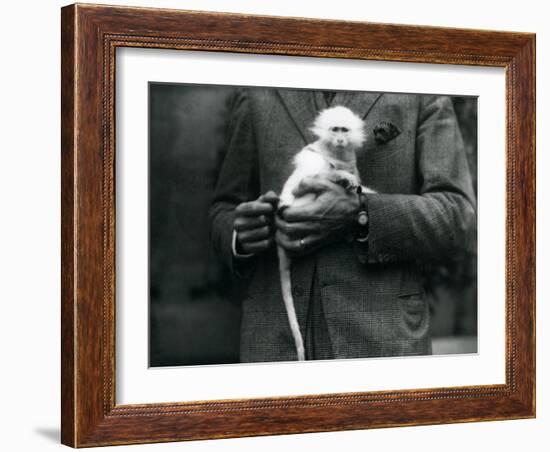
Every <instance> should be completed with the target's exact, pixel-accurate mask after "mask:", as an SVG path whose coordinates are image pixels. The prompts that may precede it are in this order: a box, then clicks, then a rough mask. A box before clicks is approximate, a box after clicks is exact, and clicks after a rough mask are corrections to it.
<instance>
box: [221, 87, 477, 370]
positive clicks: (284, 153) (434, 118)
mask: <svg viewBox="0 0 550 452" xmlns="http://www.w3.org/2000/svg"><path fill="white" fill-rule="evenodd" d="M335 105H344V106H346V107H348V108H350V109H351V110H352V111H354V112H355V113H356V114H358V115H360V116H361V117H362V118H363V119H364V121H365V124H366V132H367V141H366V143H365V144H364V146H363V149H361V150H359V151H358V152H357V154H358V155H357V166H358V169H359V173H360V175H361V179H362V181H363V183H364V184H365V185H368V186H369V187H370V188H372V189H374V190H376V192H377V193H375V194H368V195H366V197H364V198H366V199H364V200H363V203H364V204H365V207H366V209H367V212H368V236H367V237H363V236H361V237H354V231H355V230H356V222H357V215H358V212H359V210H360V209H361V208H362V204H361V199H360V198H359V197H358V196H357V194H354V193H350V192H348V191H346V190H345V189H343V188H342V187H340V186H339V185H336V184H333V183H331V182H328V181H324V180H314V179H310V180H306V181H305V182H304V183H303V184H302V185H301V186H300V188H299V190H300V191H301V193H306V192H309V191H313V192H315V193H316V194H317V195H318V198H317V201H316V202H315V203H312V204H311V205H310V206H308V207H306V208H302V209H297V208H292V207H291V208H289V209H287V210H285V211H284V213H283V214H281V215H282V217H278V216H277V215H276V214H275V211H276V204H277V201H278V198H277V195H276V194H277V193H279V192H280V190H281V188H282V186H283V184H284V182H285V180H286V178H287V177H288V176H289V175H290V173H291V172H292V157H293V156H294V154H296V153H297V152H298V151H299V150H300V149H301V148H302V147H303V146H304V145H305V144H307V143H311V142H313V141H314V140H315V137H314V136H313V135H312V133H311V132H310V131H309V127H310V126H311V124H312V122H313V120H314V118H315V117H316V115H317V113H318V112H319V111H320V110H322V109H323V108H326V107H327V106H335ZM227 142H228V146H227V152H226V156H225V159H224V162H223V164H222V167H221V170H220V175H219V180H218V184H217V188H216V192H215V196H214V200H213V203H212V206H211V211H210V216H211V222H212V240H213V243H214V246H215V248H216V250H217V252H218V254H219V256H221V258H222V259H223V260H224V261H225V263H226V264H227V265H228V266H229V268H230V269H231V270H232V272H233V274H234V275H235V276H237V277H240V278H242V279H244V280H245V281H246V284H247V291H246V296H245V297H244V299H243V301H242V323H241V349H240V350H241V351H240V353H241V361H242V362H260V361H290V360H294V359H296V351H295V349H294V345H293V339H292V335H291V332H290V328H289V326H288V322H287V318H286V312H285V307H284V304H283V299H282V295H281V289H280V285H279V284H280V283H279V272H278V265H277V253H276V249H275V246H274V242H275V241H276V242H277V243H278V244H280V245H281V246H283V247H284V248H286V249H287V250H288V251H289V252H290V253H292V255H293V268H292V282H293V296H294V302H295V304H296V311H297V315H298V320H299V323H300V328H301V331H302V336H303V337H304V339H305V346H306V358H307V359H334V358H338V359H340V358H360V357H377V356H403V355H424V354H429V353H431V342H430V337H429V309H428V304H427V301H426V298H425V293H424V281H423V275H422V266H423V264H424V263H427V262H432V261H439V260H444V259H448V258H452V257H455V256H457V255H459V254H460V253H462V252H464V251H465V250H467V249H469V248H471V247H472V246H475V243H476V241H475V235H476V208H475V200H474V193H473V189H472V182H471V176H470V173H469V169H468V165H467V162H466V158H465V155H464V150H463V145H462V138H461V136H460V131H459V129H458V125H457V121H456V117H455V113H454V109H453V105H452V103H451V100H450V99H449V98H447V97H440V96H431V95H402V94H383V93H326V92H324V93H323V92H313V91H302V90H288V89H257V88H253V89H249V90H242V91H241V92H240V93H239V94H238V95H237V96H236V98H235V101H234V104H233V108H232V113H231V117H230V120H229V127H228V141H227Z"/></svg>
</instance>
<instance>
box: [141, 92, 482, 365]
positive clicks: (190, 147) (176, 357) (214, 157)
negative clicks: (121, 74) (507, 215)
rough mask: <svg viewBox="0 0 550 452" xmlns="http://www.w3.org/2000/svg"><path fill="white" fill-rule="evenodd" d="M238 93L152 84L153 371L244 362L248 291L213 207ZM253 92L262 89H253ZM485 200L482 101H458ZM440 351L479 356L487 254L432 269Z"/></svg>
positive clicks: (471, 161) (430, 287)
mask: <svg viewBox="0 0 550 452" xmlns="http://www.w3.org/2000/svg"><path fill="white" fill-rule="evenodd" d="M236 89H237V88H236V87H225V86H211V85H209V86H202V85H177V84H161V83H150V85H149V140H150V143H149V171H150V172H149V296H150V309H149V313H150V317H149V364H150V366H153V367H155V366H178V365H203V364H227V363H236V362H238V360H239V329H240V310H239V299H240V297H239V288H238V287H235V286H234V285H233V284H232V281H231V277H230V275H229V274H228V273H227V272H226V270H225V269H224V268H223V267H222V266H221V264H220V263H219V262H218V260H217V259H216V258H215V256H214V255H213V254H212V252H211V247H210V244H209V230H208V208H209V205H210V201H211V198H212V195H213V190H214V187H215V184H216V179H217V173H218V168H219V167H220V165H221V162H222V160H223V156H224V151H225V148H224V145H225V133H226V124H227V119H228V113H229V110H230V105H231V100H232V96H233V94H234V93H235V90H236ZM252 89H253V88H252ZM453 104H454V107H455V111H456V114H457V118H458V121H459V124H460V129H461V132H462V135H463V138H464V144H465V149H466V153H467V157H468V162H469V164H470V169H471V173H472V178H473V181H474V188H475V190H476V194H477V99H476V98H475V97H453ZM427 276H428V284H427V287H426V291H427V296H428V297H429V300H430V307H431V310H432V314H433V315H432V323H431V328H432V336H433V352H434V354H449V353H472V352H476V351H477V256H476V255H468V256H464V257H463V258H461V259H460V260H459V261H456V262H453V263H452V264H448V265H440V266H437V267H433V268H430V270H429V272H428V275H427Z"/></svg>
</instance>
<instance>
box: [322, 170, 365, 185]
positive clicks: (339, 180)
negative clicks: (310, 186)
mask: <svg viewBox="0 0 550 452" xmlns="http://www.w3.org/2000/svg"><path fill="white" fill-rule="evenodd" d="M326 178H327V179H328V180H329V181H331V182H334V183H335V184H338V185H341V186H342V187H344V188H345V189H347V190H351V189H353V188H356V187H357V186H358V185H360V181H359V178H358V177H357V176H356V175H354V174H351V173H350V172H349V171H344V170H333V171H330V172H328V173H327V174H326Z"/></svg>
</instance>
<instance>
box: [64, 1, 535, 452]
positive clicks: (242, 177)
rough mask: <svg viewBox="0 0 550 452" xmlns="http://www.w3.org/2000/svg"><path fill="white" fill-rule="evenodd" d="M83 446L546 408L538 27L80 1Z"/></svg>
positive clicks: (70, 152) (78, 311) (75, 410)
mask: <svg viewBox="0 0 550 452" xmlns="http://www.w3.org/2000/svg"><path fill="white" fill-rule="evenodd" d="M61 31H62V150H61V154H62V442H63V443H64V444H67V445H70V446H73V447H85V446H99V445H113V444H133V443H147V442H162V441H179V440H193V439H207V438H226V437H236V436H253V435H270V434H284V433H300V432H318V431H335V430H348V429H363V428H376V427H389V426H402V425H423V424H438V423H450V422H467V421H483V420H497V419H499V420H500V419H518V418H528V417H534V416H535V331H534V325H535V323H534V321H535V37H534V35H532V34H528V33H511V32H495V31H480V30H463V29H447V28H435V27H418V26H406V25H387V24H373V23H360V22H340V21H328V20H313V19H299V18H280V17H266V16H248V15H238V14H219V13H206V12H189V11H176V10H161V9H147V8H126V7H110V6H93V5H79V4H76V5H71V6H67V7H65V8H63V9H62V30H61Z"/></svg>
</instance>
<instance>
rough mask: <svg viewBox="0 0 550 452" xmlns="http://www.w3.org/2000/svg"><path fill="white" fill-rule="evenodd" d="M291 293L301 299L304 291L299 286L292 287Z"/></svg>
mask: <svg viewBox="0 0 550 452" xmlns="http://www.w3.org/2000/svg"><path fill="white" fill-rule="evenodd" d="M292 292H293V293H294V295H295V296H297V297H301V296H302V295H303V294H304V289H302V288H301V287H300V286H294V287H293V288H292Z"/></svg>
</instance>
